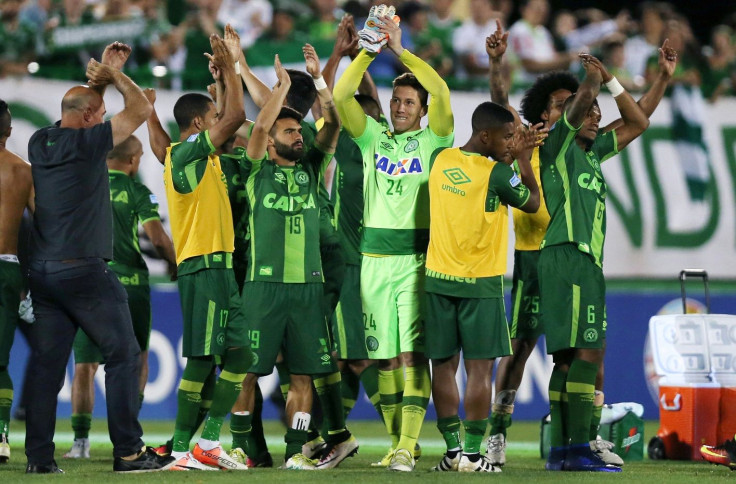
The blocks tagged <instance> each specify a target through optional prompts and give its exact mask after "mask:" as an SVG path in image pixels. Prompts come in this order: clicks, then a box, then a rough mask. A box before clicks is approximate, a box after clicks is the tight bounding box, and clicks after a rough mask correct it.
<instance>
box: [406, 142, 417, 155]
mask: <svg viewBox="0 0 736 484" xmlns="http://www.w3.org/2000/svg"><path fill="white" fill-rule="evenodd" d="M417 148H419V141H417V140H415V139H413V140H410V141H409V142H408V143H406V146H404V153H411V152H412V151H416V150H417Z"/></svg>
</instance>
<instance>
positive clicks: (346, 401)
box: [340, 368, 360, 420]
mask: <svg viewBox="0 0 736 484" xmlns="http://www.w3.org/2000/svg"><path fill="white" fill-rule="evenodd" d="M340 379H341V383H340V392H341V393H342V410H343V415H344V416H345V419H346V420H347V418H348V415H350V412H351V411H352V410H353V407H354V406H355V402H356V401H357V400H358V395H359V394H360V379H359V378H358V377H357V376H356V375H355V373H353V372H352V371H350V369H349V368H347V369H345V370H344V371H342V372H340Z"/></svg>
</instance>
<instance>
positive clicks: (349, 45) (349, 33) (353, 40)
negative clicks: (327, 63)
mask: <svg viewBox="0 0 736 484" xmlns="http://www.w3.org/2000/svg"><path fill="white" fill-rule="evenodd" d="M351 27H352V28H351ZM357 47H358V36H357V34H356V33H355V24H354V23H353V16H352V15H350V14H349V13H346V14H345V15H344V16H343V17H342V20H340V25H338V27H337V38H336V39H335V46H334V48H333V49H332V50H333V52H335V53H336V54H337V55H339V56H340V57H344V56H346V55H351V54H352V53H353V52H354V51H355V50H356V49H357Z"/></svg>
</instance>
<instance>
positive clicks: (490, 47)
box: [486, 19, 509, 60]
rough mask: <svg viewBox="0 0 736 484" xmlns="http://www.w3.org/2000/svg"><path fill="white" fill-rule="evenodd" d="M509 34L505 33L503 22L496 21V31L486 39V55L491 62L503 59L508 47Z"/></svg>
mask: <svg viewBox="0 0 736 484" xmlns="http://www.w3.org/2000/svg"><path fill="white" fill-rule="evenodd" d="M508 40H509V33H508V32H504V31H503V27H501V20H499V19H496V31H495V32H493V33H492V34H491V35H489V36H488V37H487V38H486V53H487V54H488V58H489V59H491V60H494V59H501V57H503V55H504V54H505V53H506V47H508Z"/></svg>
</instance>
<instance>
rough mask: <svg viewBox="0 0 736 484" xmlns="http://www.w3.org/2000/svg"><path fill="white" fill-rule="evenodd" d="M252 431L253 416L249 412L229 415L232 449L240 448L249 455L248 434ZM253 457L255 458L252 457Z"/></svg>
mask: <svg viewBox="0 0 736 484" xmlns="http://www.w3.org/2000/svg"><path fill="white" fill-rule="evenodd" d="M252 429H253V415H251V414H250V412H238V413H234V414H232V415H230V433H231V434H232V436H233V449H236V448H240V449H241V450H243V452H245V453H246V454H248V455H249V456H250V455H251V452H252V450H248V449H249V447H250V446H251V443H250V434H251V431H252ZM252 457H255V456H252Z"/></svg>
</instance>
